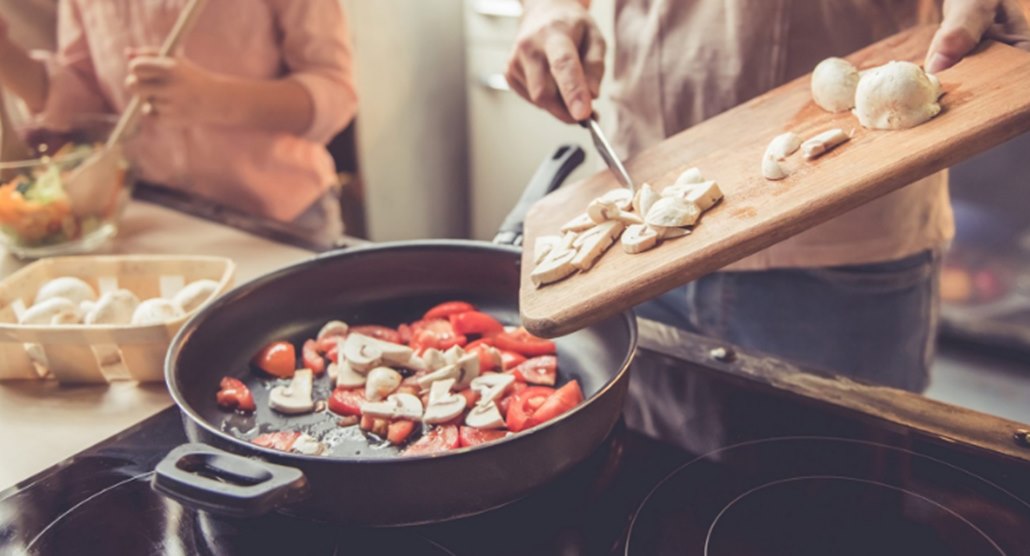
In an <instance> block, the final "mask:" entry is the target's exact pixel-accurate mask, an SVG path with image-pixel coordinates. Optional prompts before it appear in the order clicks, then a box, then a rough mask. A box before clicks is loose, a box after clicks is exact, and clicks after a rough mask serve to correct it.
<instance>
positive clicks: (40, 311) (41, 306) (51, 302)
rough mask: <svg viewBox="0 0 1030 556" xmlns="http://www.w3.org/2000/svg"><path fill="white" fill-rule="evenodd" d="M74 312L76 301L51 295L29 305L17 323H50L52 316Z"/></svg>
mask: <svg viewBox="0 0 1030 556" xmlns="http://www.w3.org/2000/svg"><path fill="white" fill-rule="evenodd" d="M65 312H74V313H76V314H78V312H79V306H78V304H76V303H72V302H71V301H69V300H67V299H65V298H63V297H51V298H50V299H46V300H44V301H41V302H39V303H36V304H35V305H33V306H32V307H29V308H28V309H26V310H25V312H24V313H22V314H21V318H19V319H18V323H19V324H51V323H52V321H53V319H54V317H56V316H58V315H60V314H62V313H65Z"/></svg>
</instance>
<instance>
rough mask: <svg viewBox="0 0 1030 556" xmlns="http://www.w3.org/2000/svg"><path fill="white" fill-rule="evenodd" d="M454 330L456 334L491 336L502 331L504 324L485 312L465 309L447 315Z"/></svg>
mask: <svg viewBox="0 0 1030 556" xmlns="http://www.w3.org/2000/svg"><path fill="white" fill-rule="evenodd" d="M449 319H450V321H451V325H453V326H454V331H455V332H457V333H458V334H465V335H468V334H479V335H481V336H493V335H494V334H499V333H501V332H504V325H503V324H501V322H500V321H499V320H497V319H495V318H493V317H491V316H490V315H488V314H486V313H480V312H479V311H465V312H464V313H454V314H452V315H451V316H450V317H449Z"/></svg>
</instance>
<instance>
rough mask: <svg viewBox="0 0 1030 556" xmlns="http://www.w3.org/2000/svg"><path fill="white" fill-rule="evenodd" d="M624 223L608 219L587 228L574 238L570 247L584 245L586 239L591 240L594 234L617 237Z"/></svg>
mask: <svg viewBox="0 0 1030 556" xmlns="http://www.w3.org/2000/svg"><path fill="white" fill-rule="evenodd" d="M623 228H624V225H623V224H622V222H619V221H618V220H609V221H607V222H603V223H601V224H598V225H596V226H594V227H593V228H590V229H589V230H587V231H585V232H583V233H582V234H579V236H577V237H576V240H575V241H573V242H572V247H575V248H579V247H582V246H583V245H585V244H586V243H587V242H588V241H591V240H592V239H593V238H594V236H597V235H603V236H608V237H610V238H611V239H613V240H614V239H615V238H617V237H619V234H621V233H622V230H623Z"/></svg>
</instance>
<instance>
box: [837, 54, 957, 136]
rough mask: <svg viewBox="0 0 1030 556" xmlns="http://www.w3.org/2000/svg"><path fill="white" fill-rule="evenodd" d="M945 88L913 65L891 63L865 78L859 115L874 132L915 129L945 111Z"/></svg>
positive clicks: (857, 93)
mask: <svg viewBox="0 0 1030 556" xmlns="http://www.w3.org/2000/svg"><path fill="white" fill-rule="evenodd" d="M940 96H941V84H940V81H938V80H937V78H936V77H934V76H932V75H929V74H927V73H926V72H925V71H923V68H921V67H919V66H917V65H916V64H913V63H912V62H890V63H888V64H885V65H883V66H880V67H878V68H873V69H871V70H869V71H867V72H865V73H864V74H863V75H862V78H861V79H860V80H859V82H858V89H857V90H856V91H855V115H856V116H858V121H859V122H860V123H861V124H862V125H863V126H864V127H867V128H870V129H907V128H910V127H915V126H917V125H919V124H921V123H923V122H926V121H927V120H929V119H930V118H933V117H934V116H936V115H937V114H939V113H940V111H941V105H940V104H938V103H937V99H938V98H940Z"/></svg>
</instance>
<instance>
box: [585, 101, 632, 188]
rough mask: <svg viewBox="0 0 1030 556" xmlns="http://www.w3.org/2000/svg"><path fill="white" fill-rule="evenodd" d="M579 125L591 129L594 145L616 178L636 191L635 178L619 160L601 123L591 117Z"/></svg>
mask: <svg viewBox="0 0 1030 556" xmlns="http://www.w3.org/2000/svg"><path fill="white" fill-rule="evenodd" d="M579 125H581V126H583V127H585V128H587V129H589V130H590V136H591V137H592V138H593V139H594V147H596V148H597V152H598V154H600V155H601V158H603V159H604V162H605V164H607V165H608V169H610V170H611V171H612V173H613V174H615V178H616V179H618V180H619V183H621V184H622V185H623V186H624V187H626V188H627V189H629V190H630V191H631V192H634V193H635V192H636V190H637V188H636V186H635V185H633V178H631V177H629V172H627V171H626V167H625V166H623V165H622V161H621V160H619V156H618V155H617V154H615V150H614V149H612V145H611V143H609V142H608V138H606V137H605V136H604V132H603V131H601V124H598V123H597V120H595V119H594V118H590V119H588V120H584V121H582V122H579Z"/></svg>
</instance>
